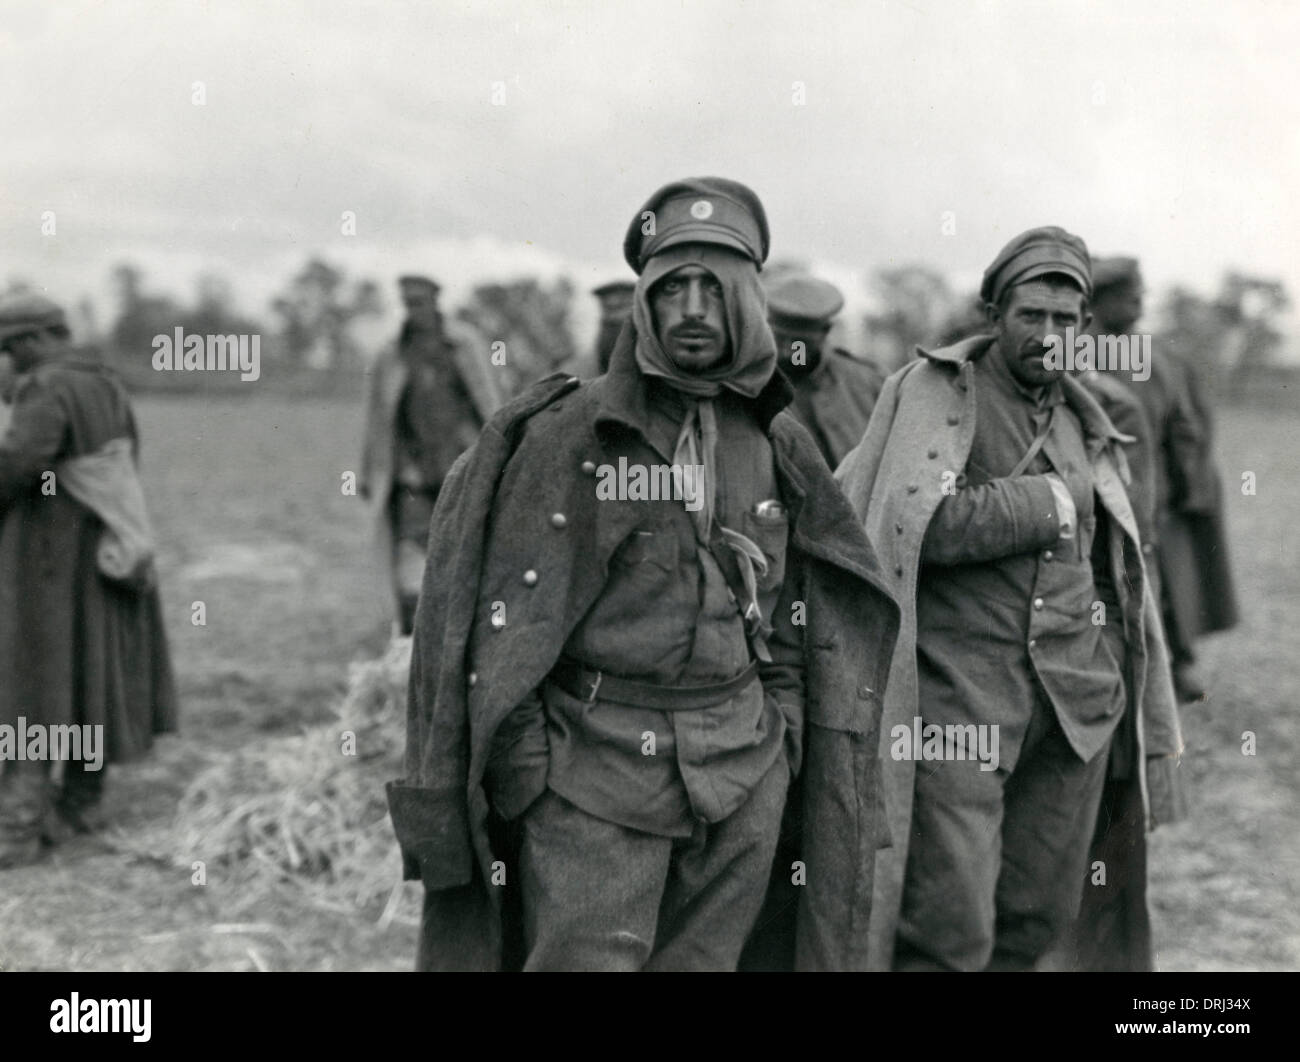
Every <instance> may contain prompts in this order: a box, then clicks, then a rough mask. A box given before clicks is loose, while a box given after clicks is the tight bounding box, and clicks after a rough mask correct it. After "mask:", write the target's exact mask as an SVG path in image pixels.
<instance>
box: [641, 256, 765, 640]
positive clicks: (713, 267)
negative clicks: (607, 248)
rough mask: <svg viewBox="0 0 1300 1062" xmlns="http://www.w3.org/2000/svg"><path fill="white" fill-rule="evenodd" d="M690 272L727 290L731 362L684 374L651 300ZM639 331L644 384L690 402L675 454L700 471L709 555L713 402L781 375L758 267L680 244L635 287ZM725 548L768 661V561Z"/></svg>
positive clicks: (703, 535) (730, 535) (699, 523)
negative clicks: (653, 292) (662, 285)
mask: <svg viewBox="0 0 1300 1062" xmlns="http://www.w3.org/2000/svg"><path fill="white" fill-rule="evenodd" d="M686 265H697V266H700V267H702V268H704V269H707V270H708V271H709V272H710V273H712V274H713V276H715V277H716V278H717V279H718V281H719V282H720V283H721V284H722V301H723V313H724V316H725V318H726V322H727V333H728V338H729V339H730V346H731V354H730V356H729V357H728V358H727V360H726V361H725V362H724V363H723V364H721V365H719V366H716V367H714V368H711V369H708V370H706V371H705V372H698V373H693V372H687V371H686V370H684V369H682V368H680V367H679V366H677V365H676V364H675V363H674V362H673V361H672V360H671V359H670V358H669V357H668V355H667V353H666V352H665V351H664V349H663V346H662V344H660V342H659V338H658V336H657V335H656V334H655V325H654V314H653V313H652V312H651V309H650V300H649V292H650V289H651V288H652V287H653V286H654V285H655V283H656V282H657V281H659V280H661V279H663V278H664V277H666V276H667V275H668V274H669V273H672V272H673V271H674V270H677V269H680V268H681V267H682V266H686ZM632 321H633V324H634V325H635V326H636V351H635V353H636V363H637V368H639V369H640V370H641V373H642V374H643V375H645V376H656V377H659V378H660V379H662V380H663V381H664V382H665V383H667V384H668V386H670V387H672V388H674V389H676V390H678V391H680V392H682V394H683V395H684V396H686V397H687V398H688V401H687V403H686V416H685V418H684V419H683V420H682V426H681V430H680V431H679V433H678V436H677V445H676V448H675V449H674V452H673V464H674V465H676V466H678V467H679V468H682V469H685V468H702V469H703V470H704V475H703V481H702V482H700V483H699V484H698V486H697V489H698V490H700V492H701V496H702V504H701V505H700V506H699V507H698V508H697V509H696V510H695V511H690V510H688V512H690V516H691V520H692V522H693V523H694V525H695V535H696V538H697V539H699V541H700V542H701V543H702V544H704V545H705V546H706V547H707V546H708V544H709V541H710V538H711V537H712V533H713V527H714V522H715V521H714V513H715V511H716V508H717V483H718V477H717V445H718V421H717V415H716V412H715V411H714V408H713V399H714V398H715V397H717V396H718V395H719V394H721V393H722V391H723V389H724V388H725V389H727V390H730V391H734V392H736V393H737V394H740V395H744V396H745V397H746V398H755V397H757V396H758V394H759V392H760V391H762V390H763V388H764V387H766V386H767V383H768V381H769V380H771V378H772V374H773V373H774V372H775V371H776V340H775V339H774V338H773V337H772V330H771V328H770V327H768V323H767V300H766V297H765V295H764V294H763V288H762V285H760V284H759V281H758V270H757V268H756V267H755V266H754V263H753V262H751V261H749V260H748V259H746V258H742V257H741V256H739V255H737V254H734V253H732V252H731V251H728V250H726V249H725V248H721V247H715V246H711V245H708V244H689V243H688V244H678V245H676V246H673V247H668V248H665V249H664V250H663V251H661V252H659V253H658V254H656V255H653V256H652V257H651V258H650V260H649V261H648V262H647V263H646V266H645V270H644V272H642V274H641V276H640V278H639V279H638V281H637V285H636V293H635V295H634V296H633V302H632ZM717 528H718V532H719V534H720V535H721V537H722V540H723V542H725V543H726V545H727V546H728V547H730V549H731V550H732V551H733V552H734V553H735V556H736V563H737V566H738V567H739V569H740V574H741V577H742V579H743V580H744V583H745V589H746V591H747V596H748V601H746V602H743V603H742V609H743V610H744V615H745V621H746V627H747V630H748V631H749V632H750V635H751V642H752V643H753V645H754V649H755V652H756V654H757V655H758V656H759V658H760V659H764V658H765V657H766V644H765V641H764V632H766V631H767V630H769V629H770V628H768V627H767V626H766V624H765V623H764V621H763V615H762V611H761V609H760V608H759V604H758V581H757V578H756V576H755V574H754V573H755V570H757V571H758V572H759V573H760V574H761V573H765V572H766V571H767V558H766V557H764V555H763V551H762V550H761V549H760V548H759V547H758V545H757V544H756V543H755V542H754V541H753V540H752V539H750V538H748V537H746V536H745V535H743V534H741V533H740V532H739V531H735V530H733V529H732V528H729V527H724V526H723V525H722V524H721V523H719V524H717Z"/></svg>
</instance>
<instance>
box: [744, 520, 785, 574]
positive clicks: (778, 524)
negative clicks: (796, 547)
mask: <svg viewBox="0 0 1300 1062" xmlns="http://www.w3.org/2000/svg"><path fill="white" fill-rule="evenodd" d="M744 528H745V537H746V538H748V539H750V540H751V541H752V542H753V543H754V544H755V545H756V546H758V548H759V549H761V550H762V551H763V556H764V558H766V560H767V571H766V572H765V573H763V574H759V572H758V569H757V568H755V569H754V576H755V578H756V579H757V580H758V589H759V592H760V593H764V592H766V591H769V590H775V589H776V588H777V587H779V586H780V585H781V584H782V583H783V582H784V581H785V553H786V548H787V546H788V544H789V541H790V519H789V517H788V516H786V515H784V514H782V515H781V516H766V517H760V516H757V515H756V514H754V513H753V512H747V513H745V520H744Z"/></svg>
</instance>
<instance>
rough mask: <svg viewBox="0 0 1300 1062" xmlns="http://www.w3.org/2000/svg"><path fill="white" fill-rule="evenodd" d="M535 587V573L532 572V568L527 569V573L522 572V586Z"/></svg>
mask: <svg viewBox="0 0 1300 1062" xmlns="http://www.w3.org/2000/svg"><path fill="white" fill-rule="evenodd" d="M536 585H537V573H536V572H535V571H533V570H532V568H529V569H528V571H526V572H524V586H536Z"/></svg>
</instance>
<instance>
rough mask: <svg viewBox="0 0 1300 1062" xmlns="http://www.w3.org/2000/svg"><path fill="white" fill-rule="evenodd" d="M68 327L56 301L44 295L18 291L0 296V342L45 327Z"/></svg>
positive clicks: (65, 317)
mask: <svg viewBox="0 0 1300 1062" xmlns="http://www.w3.org/2000/svg"><path fill="white" fill-rule="evenodd" d="M60 325H61V326H62V327H64V328H67V327H68V318H67V315H66V314H64V312H63V308H62V307H61V306H59V304H58V303H56V302H52V301H50V300H49V299H47V298H46V297H45V296H44V295H36V294H34V293H32V292H19V293H17V294H15V295H5V296H3V297H0V342H3V341H4V340H6V339H10V338H12V337H13V336H21V335H24V334H26V333H28V332H39V331H41V330H42V329H45V328H56V327H59V326H60Z"/></svg>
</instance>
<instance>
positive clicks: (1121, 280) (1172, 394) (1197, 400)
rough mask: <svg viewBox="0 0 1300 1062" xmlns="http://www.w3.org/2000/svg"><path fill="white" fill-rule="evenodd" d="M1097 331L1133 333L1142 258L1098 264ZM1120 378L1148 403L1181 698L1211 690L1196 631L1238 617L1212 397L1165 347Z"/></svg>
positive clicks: (1159, 536) (1156, 538)
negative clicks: (1144, 375) (1141, 376)
mask: <svg viewBox="0 0 1300 1062" xmlns="http://www.w3.org/2000/svg"><path fill="white" fill-rule="evenodd" d="M1094 268H1095V271H1096V284H1097V291H1096V298H1095V303H1094V306H1093V315H1094V318H1095V324H1094V331H1095V333H1097V334H1100V335H1128V334H1129V333H1130V331H1131V330H1132V328H1133V327H1134V325H1136V324H1137V322H1138V320H1139V319H1140V318H1141V316H1142V297H1143V294H1144V288H1143V285H1142V275H1141V272H1140V270H1139V268H1138V262H1137V260H1136V259H1135V258H1125V257H1115V258H1104V259H1099V260H1098V261H1097V262H1096V263H1095V266H1094ZM1116 379H1118V380H1119V382H1120V383H1121V384H1122V385H1123V386H1126V387H1128V388H1129V389H1130V391H1131V392H1132V395H1133V397H1134V398H1136V399H1137V400H1138V402H1139V403H1140V404H1141V405H1142V408H1143V412H1144V414H1145V416H1146V420H1147V423H1148V427H1149V431H1150V437H1151V442H1152V447H1151V448H1152V451H1153V454H1154V460H1155V476H1154V483H1153V490H1152V494H1153V497H1152V500H1151V502H1150V504H1151V505H1152V507H1153V509H1154V533H1153V535H1152V539H1151V541H1152V544H1153V546H1154V548H1155V553H1156V557H1157V560H1158V562H1159V569H1160V584H1161V594H1162V603H1163V613H1164V622H1165V630H1166V633H1167V635H1168V638H1169V650H1170V656H1171V657H1172V664H1173V669H1174V688H1175V690H1176V691H1177V693H1178V698H1179V700H1180V701H1194V700H1199V699H1201V698H1202V697H1204V696H1205V680H1204V678H1203V677H1202V676H1201V674H1200V671H1199V669H1198V668H1197V667H1196V638H1197V637H1199V636H1200V635H1201V634H1208V633H1211V632H1213V631H1220V630H1227V629H1229V628H1230V627H1233V626H1235V624H1236V622H1237V605H1236V595H1235V593H1234V591H1233V581H1232V573H1231V569H1230V567H1229V558H1228V550H1227V541H1226V536H1225V534H1224V523H1223V513H1222V487H1221V484H1220V482H1219V477H1218V473H1217V471H1216V470H1215V468H1214V462H1213V457H1212V454H1211V447H1210V423H1209V417H1208V403H1207V402H1206V400H1205V398H1204V396H1203V395H1202V394H1200V393H1199V389H1198V388H1196V387H1195V385H1194V382H1193V381H1194V374H1192V373H1191V372H1190V371H1189V369H1188V366H1187V365H1186V364H1185V363H1184V362H1183V361H1182V360H1181V359H1179V358H1178V357H1176V356H1174V355H1173V354H1171V353H1170V352H1168V351H1164V350H1158V349H1157V350H1156V351H1155V352H1154V356H1153V358H1152V364H1151V376H1150V378H1149V379H1146V380H1134V379H1132V378H1131V376H1129V375H1127V374H1122V373H1121V374H1117V376H1116Z"/></svg>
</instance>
